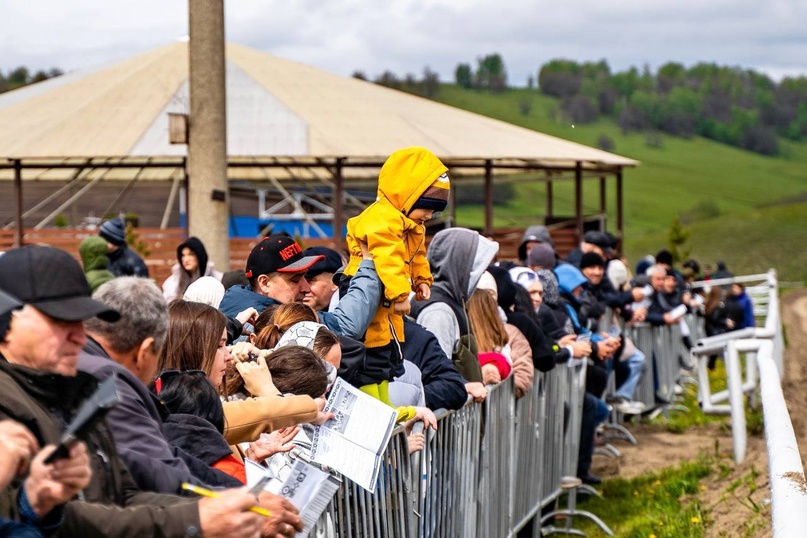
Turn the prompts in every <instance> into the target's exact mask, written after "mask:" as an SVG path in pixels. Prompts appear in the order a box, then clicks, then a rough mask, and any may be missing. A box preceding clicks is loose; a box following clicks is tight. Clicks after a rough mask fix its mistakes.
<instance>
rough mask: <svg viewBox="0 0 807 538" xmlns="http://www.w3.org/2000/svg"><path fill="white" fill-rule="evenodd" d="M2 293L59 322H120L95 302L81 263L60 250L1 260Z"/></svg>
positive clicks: (19, 251)
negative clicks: (95, 319)
mask: <svg viewBox="0 0 807 538" xmlns="http://www.w3.org/2000/svg"><path fill="white" fill-rule="evenodd" d="M0 290H3V291H5V292H6V293H11V294H13V295H14V296H15V297H16V298H17V299H19V301H20V302H22V303H24V304H29V305H31V306H33V307H34V308H36V309H37V310H39V311H41V312H42V313H44V314H46V315H47V316H49V317H51V318H54V319H57V320H60V321H84V320H85V319H89V318H92V317H98V318H100V319H102V320H104V321H118V319H120V313H119V312H118V311H117V310H114V309H112V308H109V307H108V306H106V305H104V304H102V303H99V302H98V301H95V300H94V299H93V298H92V290H90V285H89V284H88V283H87V278H86V277H85V276H84V271H82V269H81V266H80V265H79V263H78V262H77V261H76V260H75V259H74V258H73V257H72V256H71V255H70V254H68V253H67V252H65V251H63V250H59V249H58V248H53V247H47V246H27V247H20V248H15V249H12V250H9V251H8V252H6V253H5V254H3V255H2V256H0Z"/></svg>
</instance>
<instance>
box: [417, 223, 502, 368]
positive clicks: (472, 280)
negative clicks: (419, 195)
mask: <svg viewBox="0 0 807 538" xmlns="http://www.w3.org/2000/svg"><path fill="white" fill-rule="evenodd" d="M498 251H499V244H498V243H496V242H495V241H491V240H490V239H487V238H485V237H482V236H481V235H479V233H477V232H475V231H473V230H468V229H467V228H449V229H447V230H442V231H440V232H438V233H437V234H436V235H435V236H434V238H433V239H432V241H431V243H430V244H429V249H428V251H427V252H426V258H427V259H428V260H429V265H430V266H431V272H432V275H433V276H434V284H433V285H432V292H435V291H438V292H439V293H440V294H441V295H444V296H447V297H449V298H450V299H451V300H452V301H454V302H455V304H457V305H464V304H465V303H466V302H467V301H468V299H469V298H470V296H471V293H473V291H474V290H475V289H476V285H477V284H478V283H479V279H480V278H481V277H482V273H484V272H485V269H487V267H488V266H489V265H490V262H491V261H492V260H493V258H494V256H496V253H497V252H498ZM413 311H414V313H415V315H416V316H417V317H416V320H417V322H418V323H419V324H420V325H422V326H423V327H425V328H426V329H428V330H429V331H431V332H432V333H433V334H434V335H435V336H436V337H437V340H438V342H439V343H440V347H441V348H442V350H443V352H445V354H446V356H447V357H451V355H452V354H453V353H454V351H455V350H456V348H457V345H458V343H459V340H460V326H459V323H458V322H457V317H456V315H455V314H454V311H453V310H452V309H451V307H449V306H448V305H446V304H445V303H440V302H434V303H430V304H427V305H426V306H424V307H423V308H420V309H418V308H417V303H415V305H414V308H413Z"/></svg>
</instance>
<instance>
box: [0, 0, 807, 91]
mask: <svg viewBox="0 0 807 538" xmlns="http://www.w3.org/2000/svg"><path fill="white" fill-rule="evenodd" d="M187 5H188V3H187V1H177V0H140V1H131V0H127V1H123V0H118V1H116V2H109V1H107V0H80V1H74V2H64V1H57V0H28V1H26V2H20V1H18V0H0V13H2V15H3V16H2V17H0V69H2V70H3V71H8V70H9V69H11V68H13V67H16V66H17V65H20V64H24V65H27V66H29V67H31V68H33V69H40V68H50V67H53V66H58V67H61V68H62V69H74V68H80V67H86V66H91V65H96V64H99V63H107V62H109V61H113V60H118V59H122V58H125V57H127V56H130V55H132V54H135V53H138V52H142V51H144V50H146V49H149V48H153V47H158V46H161V45H163V44H166V43H168V42H171V41H173V40H174V39H177V38H179V37H181V36H183V35H186V34H187V26H188V24H187ZM226 17H227V38H228V39H229V40H232V41H235V42H238V43H242V44H244V45H247V46H251V47H254V48H257V49H259V50H263V51H266V52H271V53H273V54H277V55H279V56H283V57H286V58H289V59H292V60H297V61H302V62H305V63H308V64H311V65H314V66H316V67H319V68H322V69H326V70H328V71H332V72H335V73H340V74H344V75H349V74H350V73H352V72H353V71H354V70H361V71H364V72H365V73H366V74H367V75H369V76H376V75H378V74H380V73H381V72H382V71H384V70H385V69H390V70H392V71H393V72H395V73H397V74H398V75H401V76H403V75H405V74H406V73H416V74H419V73H421V72H422V71H423V68H424V67H425V66H426V65H429V66H430V67H431V68H432V69H434V70H436V71H437V72H438V73H440V75H441V77H442V78H443V79H444V80H451V78H452V77H453V72H454V68H455V67H456V65H457V63H460V62H470V63H472V64H474V63H475V60H476V58H477V57H479V56H481V55H483V54H488V53H491V52H499V53H500V54H502V56H503V58H504V60H505V63H506V65H507V69H508V72H509V74H510V81H511V83H514V84H524V83H525V81H526V79H527V76H529V75H531V74H532V75H534V74H535V72H536V70H537V69H538V67H539V66H540V65H541V64H542V63H545V62H546V61H548V60H550V59H552V58H558V57H564V58H571V59H575V60H581V61H582V60H599V59H603V58H604V59H606V60H608V62H609V64H610V65H611V67H612V69H615V70H622V69H625V68H627V67H629V66H637V67H640V66H643V65H645V64H648V65H650V66H651V67H653V68H656V67H658V66H659V65H661V64H663V63H666V62H667V61H678V62H681V63H684V64H686V65H691V64H693V63H696V62H698V61H709V62H717V63H720V64H728V65H739V66H743V67H746V68H754V69H759V70H764V71H765V72H767V73H770V74H771V75H772V76H774V77H778V76H781V74H783V73H784V74H791V75H792V74H807V30H806V29H805V26H804V21H805V20H807V2H805V1H804V0H769V1H768V2H761V1H759V0H654V1H652V2H648V1H646V0H611V1H608V2H602V1H596V2H595V1H592V0H569V1H567V2H563V3H561V2H555V1H549V0H538V1H535V0H508V1H501V0H395V1H391V0H340V1H339V2H328V1H321V0H296V1H292V2H289V1H288V0H286V1H280V0H228V1H227V2H226Z"/></svg>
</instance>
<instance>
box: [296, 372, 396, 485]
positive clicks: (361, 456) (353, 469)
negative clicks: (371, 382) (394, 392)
mask: <svg viewBox="0 0 807 538" xmlns="http://www.w3.org/2000/svg"><path fill="white" fill-rule="evenodd" d="M325 412H326V413H328V412H331V413H333V414H334V415H336V417H335V418H333V419H331V420H329V421H328V422H326V423H325V424H323V425H322V426H318V427H317V428H315V429H314V438H313V440H312V446H311V460H312V461H315V462H317V463H319V464H320V465H325V466H327V467H330V468H332V469H334V470H336V471H339V472H340V473H342V474H343V475H345V476H347V477H348V478H350V479H351V480H353V481H354V482H356V483H357V484H358V485H360V486H361V487H363V488H364V489H366V490H367V491H369V492H370V493H373V492H374V491H375V483H376V478H377V477H378V472H379V468H380V467H381V454H382V453H383V452H384V450H385V449H386V448H387V444H388V443H389V440H390V436H391V435H392V430H393V429H394V428H395V419H396V417H397V416H398V412H397V411H396V410H395V409H394V408H392V407H390V406H388V405H386V404H384V403H382V402H380V401H378V400H376V399H375V398H373V397H371V396H369V395H367V394H365V393H363V392H361V391H360V390H359V389H357V388H356V387H354V386H352V385H350V384H349V383H346V382H345V381H344V380H342V379H337V380H336V383H335V384H334V387H333V389H332V390H331V394H330V396H329V397H328V402H327V403H326V404H325Z"/></svg>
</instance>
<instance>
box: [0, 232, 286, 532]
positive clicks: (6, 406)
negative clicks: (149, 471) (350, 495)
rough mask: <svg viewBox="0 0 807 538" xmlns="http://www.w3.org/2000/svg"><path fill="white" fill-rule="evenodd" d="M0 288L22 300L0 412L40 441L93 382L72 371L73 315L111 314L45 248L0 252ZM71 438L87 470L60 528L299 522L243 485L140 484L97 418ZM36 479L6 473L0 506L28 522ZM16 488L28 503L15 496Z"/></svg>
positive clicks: (167, 528) (38, 509)
mask: <svg viewBox="0 0 807 538" xmlns="http://www.w3.org/2000/svg"><path fill="white" fill-rule="evenodd" d="M0 290H3V291H5V292H8V293H13V294H14V295H15V296H16V297H18V298H19V299H20V301H21V302H23V303H24V304H25V306H24V307H23V308H22V309H21V310H17V311H14V312H13V313H12V318H11V322H10V324H9V329H8V331H7V333H6V334H5V336H4V337H3V339H2V342H0V419H3V418H11V419H14V420H17V421H19V422H21V423H23V424H25V425H26V426H28V428H29V429H30V430H31V432H32V433H33V434H34V436H35V437H36V440H37V442H38V443H39V444H40V445H41V446H44V445H46V444H58V443H59V441H60V438H61V436H62V430H63V429H64V427H65V425H66V424H68V423H69V422H70V420H71V419H72V418H73V417H74V416H75V414H76V413H77V411H78V409H79V407H80V405H81V404H82V403H83V402H84V401H85V400H86V399H87V398H88V397H89V396H91V395H92V394H93V392H94V391H95V388H96V386H97V380H96V379H95V378H94V377H93V376H91V375H90V374H87V373H85V372H80V371H78V356H79V353H80V352H81V350H82V348H83V346H84V344H85V343H86V341H87V339H86V335H85V333H84V326H83V321H84V320H86V319H89V318H91V317H94V316H97V317H99V318H101V319H102V320H105V321H115V320H117V319H119V318H120V314H119V313H118V312H117V311H115V310H113V309H111V308H109V307H107V306H105V305H103V304H101V303H99V302H97V301H95V300H93V299H92V298H91V296H90V287H89V284H88V283H87V280H86V278H85V277H84V272H83V271H82V270H81V266H79V264H78V262H77V261H76V260H74V259H73V258H72V257H71V256H70V255H69V254H68V253H66V252H64V251H61V250H58V249H55V248H52V247H43V246H29V247H22V248H18V249H14V250H11V251H9V252H7V253H6V254H4V255H3V256H2V257H0ZM81 438H82V441H84V442H85V443H86V445H87V447H88V449H87V453H88V454H89V460H90V461H89V466H90V468H91V469H92V478H91V479H90V481H89V483H88V484H87V485H86V487H83V488H80V489H81V491H82V500H71V501H69V502H67V504H66V505H65V508H64V519H63V521H62V522H61V526H60V530H61V532H62V533H64V534H65V535H69V536H157V535H160V536H177V537H184V536H200V535H204V536H222V537H224V536H232V535H238V536H253V535H257V534H258V533H259V532H260V531H261V527H263V530H264V532H267V533H271V535H275V534H278V533H281V532H282V533H283V534H284V535H286V536H291V535H293V533H294V529H295V528H297V529H300V530H301V529H302V525H301V523H300V519H299V517H298V516H297V515H296V510H295V509H294V508H293V506H291V505H285V504H283V503H281V504H278V503H274V504H276V506H273V507H272V508H273V510H272V516H273V517H271V518H263V517H259V516H258V515H257V514H254V513H253V512H250V511H249V509H250V507H251V506H253V505H254V504H255V503H256V499H255V497H254V496H253V495H251V494H250V493H248V492H247V490H246V489H236V490H226V491H222V492H221V498H217V499H207V498H205V499H201V500H199V501H198V502H197V501H195V500H189V499H187V498H185V497H180V496H174V495H159V494H155V493H150V492H143V491H140V490H139V489H137V487H136V486H135V484H134V482H133V481H132V479H131V476H130V475H129V473H128V471H127V469H126V466H125V465H124V464H123V463H122V462H121V461H120V459H119V457H118V454H117V449H116V446H115V443H114V440H113V438H112V435H111V433H110V431H109V426H108V425H107V424H106V422H105V421H103V420H101V421H99V422H97V423H95V424H92V425H90V426H89V427H87V428H86V430H85V431H84V432H82V435H81ZM71 450H72V449H71ZM71 455H72V452H71ZM46 487H47V484H46V483H42V482H40V485H39V487H37V485H36V482H34V483H33V484H32V483H31V482H30V481H29V480H27V479H26V480H25V481H24V482H21V481H19V480H17V481H15V482H13V483H12V485H11V486H10V487H9V488H6V489H5V490H4V491H3V492H2V493H1V494H0V510H3V512H2V513H0V515H2V516H4V517H9V518H12V519H16V520H19V519H21V518H28V519H29V520H31V521H33V522H35V523H36V522H38V518H40V517H42V516H43V515H44V513H46V510H44V509H43V508H42V507H44V508H47V507H48V504H43V502H42V501H43V500H46V497H44V496H43V495H44V493H47V490H44V489H43V488H46ZM23 493H24V494H25V495H24V498H26V499H28V501H30V502H28V501H26V503H21V501H20V500H19V499H21V498H23V496H22V495H23ZM71 497H72V495H71ZM261 502H263V503H265V504H268V503H269V502H270V499H264V498H262V499H261Z"/></svg>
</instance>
